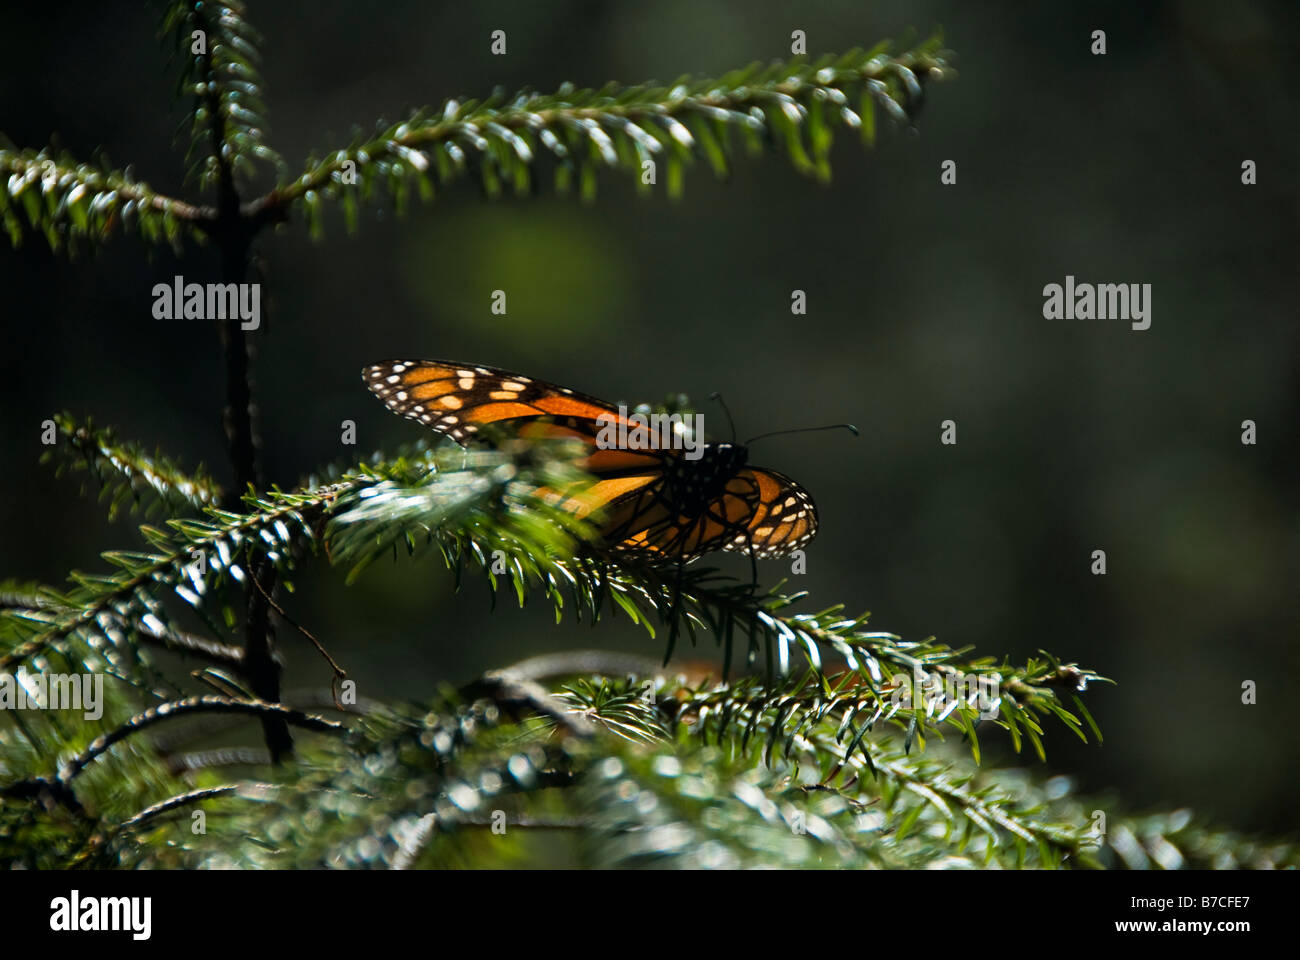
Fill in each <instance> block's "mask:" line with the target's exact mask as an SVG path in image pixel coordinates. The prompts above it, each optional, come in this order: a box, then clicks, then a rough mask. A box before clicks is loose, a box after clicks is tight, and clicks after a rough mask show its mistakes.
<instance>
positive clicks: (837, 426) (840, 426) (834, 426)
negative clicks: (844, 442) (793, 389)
mask: <svg viewBox="0 0 1300 960" xmlns="http://www.w3.org/2000/svg"><path fill="white" fill-rule="evenodd" d="M817 430H848V431H849V432H850V433H852V434H853V435H854V436H855V437H856V436H857V435H858V428H857V427H855V426H854V425H853V424H851V423H828V424H826V426H824V427H795V428H794V429H793V430H773V431H772V432H771V433H760V434H759V435H758V436H756V437H751V438H750V439H748V440H746V441H745V446H749V445H750V444H751V443H753V442H754V441H755V440H763V439H766V438H767V437H776V436H780V435H781V434H783V433H813V432H815V431H817Z"/></svg>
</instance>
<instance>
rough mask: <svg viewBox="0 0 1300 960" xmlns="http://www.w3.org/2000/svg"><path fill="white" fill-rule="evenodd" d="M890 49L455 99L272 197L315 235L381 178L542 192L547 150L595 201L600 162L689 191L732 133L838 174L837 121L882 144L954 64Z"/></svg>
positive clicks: (398, 194) (399, 195)
mask: <svg viewBox="0 0 1300 960" xmlns="http://www.w3.org/2000/svg"><path fill="white" fill-rule="evenodd" d="M887 49H888V45H887V44H881V45H879V46H878V47H876V48H875V49H873V50H871V51H867V52H863V51H861V50H851V51H849V52H848V53H846V54H843V55H842V56H833V55H827V56H825V57H822V58H821V59H819V60H817V61H816V62H815V63H805V62H803V61H801V60H795V61H791V62H789V63H779V62H778V63H774V64H772V65H771V66H768V67H762V66H761V65H759V64H752V65H751V66H749V67H747V68H745V69H743V70H737V71H733V72H732V73H729V74H727V75H726V76H724V77H722V78H720V79H717V80H712V79H706V80H699V79H691V78H689V77H683V78H682V79H680V80H678V81H677V82H676V83H675V84H673V85H672V86H671V87H656V86H650V85H642V86H635V87H620V86H618V85H615V84H609V85H607V86H605V87H603V88H601V89H600V90H589V89H584V90H578V89H576V88H574V86H573V85H572V84H565V85H564V86H562V87H561V88H560V89H559V90H558V91H557V92H556V93H554V94H538V93H533V92H529V91H523V92H521V93H518V94H516V95H515V96H513V97H506V96H505V94H504V93H501V92H498V93H496V94H493V96H491V97H489V98H488V99H487V100H485V101H483V102H478V101H473V100H470V101H466V102H463V103H462V102H461V101H458V100H449V101H447V102H446V103H444V104H443V105H442V107H441V108H439V109H438V110H428V109H425V110H419V111H416V112H414V113H413V114H412V115H411V116H410V117H409V118H408V119H406V120H405V121H403V122H401V123H398V124H393V125H390V126H386V127H382V128H381V129H379V130H377V131H376V134H375V135H374V136H373V137H371V138H369V139H367V140H361V139H358V140H355V141H354V142H353V143H352V144H351V145H350V146H349V147H347V148H345V149H342V150H336V151H334V152H333V153H331V154H329V155H328V156H327V157H325V158H324V159H323V160H315V159H313V160H310V161H309V164H308V168H307V170H306V171H305V172H304V173H303V174H302V175H301V176H299V177H298V178H297V179H296V180H294V181H293V182H291V183H290V184H288V185H287V186H285V187H282V188H279V189H277V190H275V191H273V192H272V193H271V194H268V195H267V196H266V197H264V198H262V200H261V201H260V203H261V204H263V205H264V206H266V207H285V206H288V205H294V206H301V207H302V209H303V211H304V212H305V214H306V217H307V223H308V229H309V231H310V233H311V234H312V235H313V236H316V237H319V236H321V235H322V233H323V230H324V226H323V219H322V213H323V207H322V200H323V199H324V198H332V199H336V200H338V201H339V202H340V204H341V205H342V210H343V216H344V220H345V222H346V224H347V226H348V229H349V231H351V230H354V229H355V226H356V222H357V211H358V205H359V201H364V200H367V199H369V197H370V196H371V194H372V192H373V190H374V185H375V182H376V181H377V180H383V181H384V182H385V183H386V185H387V189H388V193H389V197H390V199H391V200H392V202H393V204H394V207H395V209H396V210H397V212H398V213H399V214H400V213H402V212H403V211H404V210H405V209H406V206H407V202H408V199H409V196H410V193H411V189H412V187H414V189H415V191H416V192H417V193H418V194H419V196H420V198H421V199H422V200H424V201H429V200H432V199H433V197H434V194H435V193H436V189H437V187H438V186H446V185H448V184H450V183H451V182H453V181H455V180H458V179H460V178H462V177H465V176H470V175H472V176H475V177H476V178H477V179H478V182H479V184H480V186H481V187H482V190H483V192H484V194H485V195H486V196H487V197H489V198H495V197H497V196H500V195H501V194H502V193H503V192H504V191H505V190H506V189H507V188H509V189H511V190H513V192H514V193H515V194H516V195H526V194H529V193H531V192H533V191H534V190H535V187H536V182H537V179H538V173H537V167H538V165H539V159H540V158H541V157H543V156H549V157H550V158H551V160H552V161H553V164H554V170H555V173H554V176H555V186H556V188H557V190H559V191H561V192H567V191H568V190H569V189H570V188H571V187H572V186H573V185H574V184H575V183H576V184H577V186H578V188H579V190H580V191H581V194H582V196H583V198H584V199H588V200H590V199H592V198H594V196H595V191H596V183H597V173H598V171H599V170H601V169H621V170H623V171H624V172H626V173H629V174H632V175H634V176H635V177H636V178H637V182H638V184H640V185H641V187H642V189H643V190H648V189H650V187H649V185H648V184H647V183H646V178H645V177H643V176H642V174H643V173H644V172H645V170H646V169H647V168H646V166H645V165H646V164H647V162H654V163H655V164H657V165H662V170H663V176H664V182H665V184H666V187H667V190H668V192H669V195H670V196H673V197H679V196H681V193H682V186H683V171H684V168H685V167H686V166H688V165H690V164H692V163H694V162H695V160H696V159H698V158H701V157H702V158H703V159H704V160H705V161H706V162H707V163H708V165H709V166H710V167H711V168H712V169H713V171H714V173H716V174H717V175H718V176H720V177H725V176H727V175H728V173H729V170H730V165H731V152H732V150H731V145H730V140H731V133H732V132H733V131H735V132H739V133H740V134H741V135H742V136H743V138H744V141H745V143H746V145H747V146H748V148H749V150H750V152H758V151H761V149H762V148H763V146H764V145H765V144H767V145H773V146H775V145H778V144H779V145H780V146H781V147H783V148H784V150H785V152H786V154H787V156H788V157H789V159H790V161H791V163H793V165H794V166H795V168H796V169H797V170H798V171H799V172H801V173H805V174H809V175H812V176H815V177H817V178H818V179H821V180H823V181H824V180H829V178H830V150H831V146H832V143H833V141H834V131H835V129H836V127H843V128H846V129H849V130H851V131H855V132H857V133H858V134H859V135H860V136H861V139H862V140H863V142H864V144H866V145H868V146H870V145H872V144H874V142H875V136H876V133H875V131H876V123H875V115H876V111H877V110H880V111H881V112H883V113H884V114H885V115H886V116H887V117H889V119H890V120H891V121H892V122H894V123H898V124H902V125H904V126H910V124H911V122H912V120H913V118H914V117H915V114H916V112H917V111H918V110H919V108H920V106H921V102H922V99H923V88H924V84H925V83H926V82H928V81H930V80H937V79H941V78H942V77H943V76H944V74H945V71H947V70H948V64H947V61H946V60H945V58H944V55H943V53H942V52H941V50H940V40H939V38H938V37H935V38H932V39H931V40H930V41H928V42H926V43H924V44H922V45H921V46H919V47H917V48H916V49H915V50H912V51H909V52H907V53H903V54H900V55H897V56H890V55H889V54H888V53H887V52H886V51H887ZM354 175H355V176H354ZM435 179H436V185H435ZM656 182H657V176H656ZM353 184H355V187H354V186H353ZM259 209H261V207H259Z"/></svg>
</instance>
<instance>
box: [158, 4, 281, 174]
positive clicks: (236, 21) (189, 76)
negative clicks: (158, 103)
mask: <svg viewBox="0 0 1300 960" xmlns="http://www.w3.org/2000/svg"><path fill="white" fill-rule="evenodd" d="M245 12H246V11H245V5H244V4H243V3H242V2H240V0H224V2H217V3H213V2H210V0H208V2H185V0H180V2H173V3H170V4H169V5H168V6H167V8H166V10H165V11H164V13H163V17H162V23H161V28H160V32H161V34H162V36H163V38H164V40H166V41H168V42H170V43H171V44H173V45H174V49H175V51H176V53H177V54H178V55H179V58H180V60H181V62H182V64H183V66H182V70H181V74H180V78H179V80H178V82H177V92H178V93H189V94H191V95H192V96H193V97H194V109H193V112H192V113H191V116H190V118H189V120H188V123H189V126H190V149H189V153H188V155H187V157H186V161H187V163H191V164H192V166H191V168H190V176H191V177H192V178H194V179H197V180H198V182H199V184H200V185H201V186H202V187H203V188H205V189H210V188H214V187H215V188H216V189H217V191H218V193H219V194H223V195H232V194H233V181H232V178H233V177H234V176H235V175H241V176H247V177H250V178H251V177H252V176H254V175H255V174H256V169H257V164H258V163H264V164H269V165H271V166H272V167H274V168H275V169H276V170H278V171H280V172H283V170H284V161H283V160H282V159H281V158H280V155H279V154H278V153H276V152H275V151H274V150H273V149H272V148H271V147H270V146H268V145H267V143H266V142H265V136H266V133H267V130H268V126H267V122H266V116H265V115H266V104H265V102H264V99H263V93H262V77H261V74H260V72H259V70H258V63H259V62H260V60H261V55H260V53H259V51H258V48H259V47H260V46H261V44H262V37H261V35H260V34H259V33H258V32H257V31H256V30H255V29H254V28H253V26H252V25H251V24H250V23H249V22H248V21H247V19H245ZM196 31H198V32H201V34H202V52H195V43H196V39H197V38H196V37H195V32H196Z"/></svg>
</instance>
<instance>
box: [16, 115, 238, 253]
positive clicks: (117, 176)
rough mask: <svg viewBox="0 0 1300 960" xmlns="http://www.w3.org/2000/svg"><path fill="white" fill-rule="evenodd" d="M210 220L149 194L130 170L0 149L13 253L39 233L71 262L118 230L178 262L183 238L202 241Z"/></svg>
mask: <svg viewBox="0 0 1300 960" xmlns="http://www.w3.org/2000/svg"><path fill="white" fill-rule="evenodd" d="M0 140H2V138H0ZM214 216H215V211H214V210H213V209H211V208H208V207H203V206H196V205H194V204H191V203H187V202H185V201H183V200H177V199H175V198H173V197H168V196H165V195H163V194H160V193H157V192H155V191H154V190H153V189H151V188H150V187H149V185H148V184H147V183H144V182H141V181H137V180H136V179H135V176H134V174H133V173H132V171H131V168H130V167H127V168H126V170H122V171H119V170H110V169H108V168H107V167H101V166H95V165H92V164H88V163H78V162H77V161H76V160H74V159H73V158H72V157H71V156H70V155H69V154H68V153H66V152H59V153H58V154H55V153H54V152H53V151H51V150H48V149H46V150H39V151H36V150H18V149H15V148H12V147H11V146H10V145H8V144H7V143H4V142H0V224H3V226H4V229H5V231H6V232H7V233H8V235H9V241H10V243H11V244H13V246H14V247H18V246H21V245H22V242H23V240H24V239H25V238H26V237H27V236H28V235H29V234H31V233H38V234H41V235H43V236H44V237H45V241H46V243H48V244H49V246H50V249H51V250H52V251H54V252H55V253H58V252H60V251H62V250H64V249H67V251H68V252H69V254H70V255H75V254H76V253H77V252H78V250H79V246H80V244H81V243H83V242H84V243H87V244H89V245H94V244H98V243H102V242H103V241H105V240H107V239H109V238H110V237H111V236H112V235H113V234H114V233H115V232H116V231H118V230H121V231H122V232H125V233H133V234H136V235H138V236H140V238H141V239H143V240H144V242H145V243H147V244H149V245H151V246H153V245H157V244H160V243H168V244H170V245H171V247H172V248H173V249H174V250H175V251H176V252H177V253H178V254H179V253H180V252H181V241H182V239H183V238H185V237H189V238H191V239H194V240H196V241H199V242H202V241H203V239H204V236H205V231H206V229H207V226H208V223H209V221H210V220H211V219H212V218H213V217H214Z"/></svg>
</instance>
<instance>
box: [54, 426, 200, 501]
mask: <svg viewBox="0 0 1300 960" xmlns="http://www.w3.org/2000/svg"><path fill="white" fill-rule="evenodd" d="M54 423H55V426H56V428H57V430H58V440H59V446H58V447H57V448H56V449H55V450H50V451H46V453H45V454H43V455H42V458H41V459H42V461H43V462H50V461H51V460H54V459H55V458H56V456H57V455H61V456H60V457H59V460H60V462H59V464H58V466H57V467H56V470H55V473H56V475H57V476H62V475H63V473H64V472H66V471H67V470H69V469H71V470H75V471H84V472H87V473H89V474H90V475H91V476H92V477H94V479H95V481H96V482H97V483H98V484H99V486H100V499H101V500H107V501H108V503H109V519H110V520H113V519H116V517H117V513H118V511H119V510H120V509H121V507H122V505H123V504H124V503H126V502H127V501H128V500H129V501H130V508H131V510H132V512H135V511H136V510H139V509H141V508H145V514H146V516H148V515H149V514H150V513H152V512H154V511H155V510H156V509H157V508H158V507H161V508H162V509H164V510H165V511H166V512H167V514H168V516H172V517H174V516H176V515H177V514H178V513H179V512H181V511H182V510H185V509H190V510H195V511H197V510H202V509H203V508H204V507H208V506H212V505H214V504H216V503H218V502H219V501H220V500H221V497H222V492H221V488H220V487H218V486H217V484H216V482H215V481H214V480H213V479H212V477H211V476H209V475H208V473H207V471H206V470H204V468H203V465H202V464H200V465H199V466H198V468H197V469H196V470H195V471H194V473H193V474H186V473H185V472H183V471H182V470H181V468H180V467H179V466H177V465H176V464H175V463H173V462H172V461H171V460H169V459H168V458H166V457H165V456H163V455H162V454H161V453H159V452H157V451H155V452H154V453H152V454H150V453H148V452H146V451H145V450H144V449H143V448H142V447H140V446H138V445H136V444H133V443H130V442H127V441H122V440H119V439H118V438H117V437H116V436H115V434H114V432H113V430H112V428H101V429H96V427H95V425H94V423H93V421H91V420H89V419H87V420H86V421H85V422H84V423H81V424H78V423H77V422H76V421H75V420H74V419H73V418H72V417H71V416H70V415H69V414H67V413H60V414H56V415H55V417H54ZM146 498H148V502H146Z"/></svg>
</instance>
